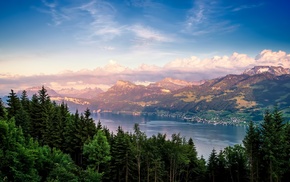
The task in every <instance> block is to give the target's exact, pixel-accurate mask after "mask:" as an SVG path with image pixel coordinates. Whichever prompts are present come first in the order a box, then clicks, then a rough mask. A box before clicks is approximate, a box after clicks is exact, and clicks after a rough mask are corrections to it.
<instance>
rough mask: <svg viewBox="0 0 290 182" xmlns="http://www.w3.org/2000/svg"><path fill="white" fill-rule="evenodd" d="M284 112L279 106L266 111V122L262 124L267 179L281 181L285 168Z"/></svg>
mask: <svg viewBox="0 0 290 182" xmlns="http://www.w3.org/2000/svg"><path fill="white" fill-rule="evenodd" d="M283 126H284V124H283V118H282V113H281V112H280V111H278V109H277V108H275V110H274V111H273V113H270V112H269V111H266V113H265V116H264V122H263V123H262V125H261V136H262V144H261V152H262V155H263V163H264V166H265V168H266V174H267V175H265V176H266V179H265V180H267V181H270V182H273V181H280V180H281V177H282V175H283V172H284V170H283V169H282V163H283V158H284V155H285V149H284V148H285V147H284V145H283V144H285V140H284V131H283Z"/></svg>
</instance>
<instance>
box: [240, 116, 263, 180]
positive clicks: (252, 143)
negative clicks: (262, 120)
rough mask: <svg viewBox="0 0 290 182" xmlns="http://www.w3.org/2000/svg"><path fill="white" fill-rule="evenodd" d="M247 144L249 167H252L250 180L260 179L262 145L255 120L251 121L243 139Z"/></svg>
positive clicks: (245, 144)
mask: <svg viewBox="0 0 290 182" xmlns="http://www.w3.org/2000/svg"><path fill="white" fill-rule="evenodd" d="M243 144H244V146H245V152H246V154H247V156H248V162H249V168H250V176H249V177H250V181H251V182H258V181H259V173H260V172H259V171H260V168H259V165H260V160H259V159H260V146H261V135H260V132H259V130H258V128H257V127H255V126H254V123H253V121H250V123H249V127H248V129H247V132H246V136H245V138H244V140H243Z"/></svg>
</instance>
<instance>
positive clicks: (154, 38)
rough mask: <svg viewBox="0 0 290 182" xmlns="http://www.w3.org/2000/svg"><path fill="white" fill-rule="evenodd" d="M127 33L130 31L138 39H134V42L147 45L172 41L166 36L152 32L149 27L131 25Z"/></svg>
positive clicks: (155, 31)
mask: <svg viewBox="0 0 290 182" xmlns="http://www.w3.org/2000/svg"><path fill="white" fill-rule="evenodd" d="M128 30H129V31H132V32H133V33H134V34H135V35H136V36H137V37H138V38H137V39H135V40H136V42H137V43H138V41H139V43H140V41H141V42H145V43H146V44H149V43H150V42H172V41H173V40H172V39H171V38H169V37H168V36H167V35H165V34H162V33H160V32H159V31H157V30H154V29H153V28H151V27H144V26H142V25H133V26H131V27H128Z"/></svg>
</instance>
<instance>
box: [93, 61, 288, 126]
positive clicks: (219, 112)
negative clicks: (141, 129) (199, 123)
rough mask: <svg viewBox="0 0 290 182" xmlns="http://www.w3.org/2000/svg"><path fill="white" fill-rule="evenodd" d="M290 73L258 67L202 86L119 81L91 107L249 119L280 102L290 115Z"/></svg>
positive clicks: (167, 80)
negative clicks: (146, 84) (142, 83)
mask: <svg viewBox="0 0 290 182" xmlns="http://www.w3.org/2000/svg"><path fill="white" fill-rule="evenodd" d="M289 73H290V72H289V69H286V68H282V67H272V66H257V67H254V68H252V69H249V70H246V71H244V73H243V74H240V75H233V74H230V75H226V76H224V77H221V78H216V79H212V80H207V81H205V82H204V83H203V84H199V85H193V84H190V83H189V82H186V81H182V80H174V79H170V78H167V79H164V80H161V81H159V82H156V83H154V84H150V85H148V86H142V85H135V84H133V83H131V82H127V81H119V82H117V83H116V84H115V85H114V86H113V87H111V88H110V89H109V90H108V91H107V92H104V93H101V94H99V96H98V99H95V100H94V101H92V103H93V106H92V107H94V108H95V109H96V110H102V111H111V112H143V113H149V112H158V111H166V112H170V113H176V112H181V113H192V114H195V115H199V116H202V117H231V118H236V117H239V118H243V119H246V120H250V119H262V115H263V111H264V110H265V109H266V108H268V107H273V106H274V105H278V106H279V108H281V109H282V110H283V111H284V112H285V113H286V115H287V113H288V114H290V109H289V108H290V74H289ZM208 113H215V114H214V115H212V114H208ZM289 117H290V115H289Z"/></svg>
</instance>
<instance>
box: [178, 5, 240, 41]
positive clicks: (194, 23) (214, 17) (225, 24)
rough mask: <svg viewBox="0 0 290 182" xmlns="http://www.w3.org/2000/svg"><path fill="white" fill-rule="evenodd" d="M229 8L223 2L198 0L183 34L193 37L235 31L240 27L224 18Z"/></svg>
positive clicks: (190, 13)
mask: <svg viewBox="0 0 290 182" xmlns="http://www.w3.org/2000/svg"><path fill="white" fill-rule="evenodd" d="M227 9H228V8H227V7H224V6H222V5H221V2H215V1H209V0H197V1H195V3H194V6H193V8H192V9H190V10H189V11H188V12H187V17H186V20H185V22H184V29H183V32H185V33H188V34H191V35H193V36H201V35H207V34H211V33H214V34H217V33H228V32H232V31H235V30H236V29H237V28H238V27H239V25H238V24H234V23H232V22H230V21H229V20H228V19H226V18H224V15H225V14H226V11H227Z"/></svg>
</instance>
